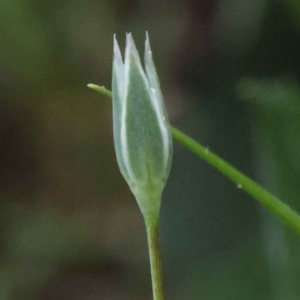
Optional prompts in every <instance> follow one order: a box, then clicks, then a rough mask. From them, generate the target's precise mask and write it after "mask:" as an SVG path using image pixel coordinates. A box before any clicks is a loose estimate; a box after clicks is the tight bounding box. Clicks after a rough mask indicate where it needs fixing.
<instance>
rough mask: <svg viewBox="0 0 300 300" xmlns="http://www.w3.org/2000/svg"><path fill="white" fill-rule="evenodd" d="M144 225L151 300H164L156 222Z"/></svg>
mask: <svg viewBox="0 0 300 300" xmlns="http://www.w3.org/2000/svg"><path fill="white" fill-rule="evenodd" d="M145 223H146V230H147V238H148V247H149V256H150V268H151V278H152V290H153V299H154V300H164V295H163V280H162V267H161V259H160V246H159V229H158V222H157V221H155V222H147V221H146V222H145Z"/></svg>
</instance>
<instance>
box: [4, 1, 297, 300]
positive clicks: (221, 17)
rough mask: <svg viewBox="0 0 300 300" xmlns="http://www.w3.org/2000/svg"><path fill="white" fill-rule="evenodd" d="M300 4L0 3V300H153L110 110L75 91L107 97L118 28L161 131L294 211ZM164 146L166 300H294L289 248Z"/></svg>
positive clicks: (198, 165)
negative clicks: (159, 110) (173, 130)
mask: <svg viewBox="0 0 300 300" xmlns="http://www.w3.org/2000/svg"><path fill="white" fill-rule="evenodd" d="M299 3H300V2H299V1H297V0H292V1H288V0H285V1H284V0H283V1H271V0H246V1H239V0H227V1H225V0H223V1H216V0H210V1H209V0H201V1H197V0H188V1H183V0H182V1H180V0H175V1H145V0H144V1H142V0H141V1H138V0H132V1H116V0H115V1H107V0H101V1H100V0H86V1H79V0H72V1H71V0H60V1H58V0H54V1H44V0H1V2H0V33H1V35H0V36H1V43H0V51H1V52H0V53H1V56H0V57H1V58H0V299H1V300H2V299H3V300H19V299H22V300H27V299H28V300H29V299H32V300H54V299H55V300H62V299H73V300H79V299H80V300H94V299H95V300H96V299H103V300H105V299H109V300H127V299H131V300H134V299H139V300H144V299H145V300H150V299H152V298H151V297H152V295H151V282H150V273H149V265H148V253H147V246H146V236H145V230H144V225H143V220H142V217H141V214H140V212H139V210H138V206H137V204H136V203H135V200H134V198H133V196H132V194H131V193H130V191H129V188H128V187H127V185H126V183H125V181H124V179H123V178H122V176H121V175H120V172H119V170H118V166H117V163H116V158H115V154H114V148H113V138H112V112H111V102H110V100H108V99H106V98H104V97H103V96H101V95H98V94H96V93H95V92H93V91H91V90H89V89H88V88H87V87H86V85H87V84H88V83H95V84H99V85H105V86H106V87H107V88H110V87H111V66H112V37H113V34H115V33H116V34H117V38H118V40H119V42H120V46H121V47H122V48H124V41H125V32H132V33H133V36H134V39H135V41H136V44H137V47H138V49H139V50H140V53H142V51H143V45H144V38H145V31H146V30H148V31H149V35H150V40H151V46H152V50H153V53H154V59H155V62H156V67H157V70H158V73H159V76H160V80H161V86H162V90H163V94H164V97H165V101H166V105H167V109H168V112H169V116H170V121H171V123H172V125H174V126H176V127H178V128H179V129H181V130H183V131H184V132H186V133H187V134H189V135H191V136H192V137H194V138H195V139H197V140H199V141H200V142H201V143H202V144H203V145H205V146H208V147H209V149H210V150H212V151H214V152H216V153H217V154H219V155H220V156H221V157H223V158H225V159H226V160H228V161H229V162H230V163H232V164H233V165H234V166H236V167H237V168H238V169H240V170H241V171H243V172H244V173H246V174H248V175H249V176H251V177H252V178H254V179H255V180H256V181H258V182H259V183H261V184H262V185H264V186H265V187H266V188H267V189H268V190H269V191H271V192H273V193H274V194H275V195H277V196H279V197H280V198H281V199H283V200H284V201H285V202H287V203H288V204H290V205H291V206H292V207H293V208H295V209H296V210H298V211H300V198H299V190H300V85H299V80H300V63H299V53H300V4H299ZM142 55H143V54H142ZM174 146H175V149H174V159H173V167H172V170H171V174H170V179H169V181H168V184H167V187H166V189H165V193H164V196H163V202H162V210H161V222H160V224H161V243H162V258H163V266H164V278H165V291H166V299H173V300H179V299H189V300H194V299H195V300H197V299H206V300H215V299H230V300H234V299H243V300H248V299H249V300H250V299H256V300H260V299H261V300H268V299H272V300H273V299H275V300H277V299H278V300H282V299H285V300H294V299H299V297H300V288H299V286H300V285H299V278H300V277H299V276H300V254H299V253H300V251H299V249H300V239H299V237H297V236H296V235H294V234H292V233H290V232H289V231H288V230H287V229H286V228H284V227H283V226H282V225H281V223H280V222H279V221H278V220H277V219H276V218H274V217H273V216H271V215H270V214H269V212H267V211H266V210H265V209H264V208H262V207H261V206H260V205H259V204H257V203H256V202H255V200H253V199H252V198H251V197H250V196H248V195H247V194H246V193H245V192H244V191H243V189H239V188H238V187H237V186H236V185H234V184H233V183H232V182H230V181H229V180H228V179H226V178H225V177H224V176H223V175H221V174H219V173H218V172H217V171H216V170H214V169H213V168H212V167H211V166H209V165H207V164H206V163H205V162H203V161H201V159H199V158H198V157H196V156H195V155H194V154H192V153H190V152H189V151H188V150H187V149H185V148H183V147H182V146H181V145H179V144H177V143H176V142H175V143H174Z"/></svg>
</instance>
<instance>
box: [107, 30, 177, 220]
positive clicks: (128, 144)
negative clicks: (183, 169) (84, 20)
mask: <svg viewBox="0 0 300 300" xmlns="http://www.w3.org/2000/svg"><path fill="white" fill-rule="evenodd" d="M144 67H145V69H144V68H143V67H142V64H141V60H140V57H139V54H138V52H137V50H136V47H135V44H134V41H133V39H132V36H131V34H127V36H126V48H125V59H124V62H123V59H122V56H121V53H120V49H119V46H118V43H117V41H116V38H114V60H113V81H112V98H113V123H114V124H113V129H114V143H115V150H116V155H117V160H118V164H119V167H120V170H121V173H122V175H123V176H124V178H125V180H126V181H127V183H128V185H129V187H130V189H131V191H132V192H133V194H134V195H135V197H136V199H137V202H138V204H139V207H140V209H141V211H142V213H143V215H144V217H145V218H148V217H150V218H152V217H157V216H158V213H159V208H160V200H161V194H162V191H163V188H164V186H165V184H166V180H167V178H168V175H169V171H170V166H171V160H172V149H173V146H172V137H171V132H170V125H169V121H168V116H167V113H166V109H165V106H164V102H163V97H162V93H161V90H160V85H159V81H158V76H157V73H156V70H155V66H154V63H153V59H152V52H151V49H150V44H149V37H148V34H147V35H146V43H145V55H144Z"/></svg>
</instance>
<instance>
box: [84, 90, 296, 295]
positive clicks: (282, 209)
mask: <svg viewBox="0 0 300 300" xmlns="http://www.w3.org/2000/svg"><path fill="white" fill-rule="evenodd" d="M88 87H90V88H92V89H93V90H95V91H97V92H99V93H100V94H102V95H104V96H107V97H109V98H111V92H110V91H109V90H107V89H106V88H105V87H100V86H97V85H94V84H89V85H88ZM172 134H173V137H174V139H176V140H177V141H178V142H180V143H181V144H182V145H183V146H185V147H186V148H188V149H189V150H190V151H192V152H194V153H195V154H196V155H198V156H200V157H202V158H203V159H204V160H205V161H206V162H207V163H209V164H210V165H212V166H213V167H215V168H216V169H217V170H219V171H220V172H221V173H223V174H224V175H225V176H227V177H228V178H229V179H231V180H232V181H233V182H235V183H236V184H237V186H238V187H239V188H242V189H244V190H245V191H246V192H247V193H248V194H250V195H251V196H253V197H254V199H256V200H258V201H259V202H260V203H261V204H263V205H264V206H265V207H266V208H267V209H269V210H270V211H271V212H272V213H273V214H274V215H276V216H277V217H278V218H279V219H280V220H281V221H282V222H283V223H285V224H286V225H287V226H288V227H289V228H290V229H291V230H292V231H294V232H295V233H297V234H299V235H300V216H299V214H298V213H297V212H295V211H294V210H293V209H291V208H290V207H289V206H288V205H286V204H285V203H284V202H282V201H281V200H280V199H279V198H277V197H275V196H274V195H272V194H271V193H269V192H268V191H267V190H265V189H264V188H263V187H262V186H260V185H259V184H257V183H256V182H254V181H253V180H251V179H250V178H248V177H247V176H245V175H244V174H242V173H241V172H239V171H238V170H237V169H235V168H234V167H233V166H231V165H230V164H229V163H227V162H226V161H224V160H223V159H221V158H220V157H218V156H217V155H215V154H213V153H212V152H211V151H209V150H208V148H205V147H203V146H202V145H201V144H199V143H198V142H196V141H195V140H194V139H192V138H190V137H189V136H187V135H186V134H184V133H182V132H181V131H179V130H178V129H176V128H174V127H172ZM157 299H162V298H157ZM155 300H156V299H155Z"/></svg>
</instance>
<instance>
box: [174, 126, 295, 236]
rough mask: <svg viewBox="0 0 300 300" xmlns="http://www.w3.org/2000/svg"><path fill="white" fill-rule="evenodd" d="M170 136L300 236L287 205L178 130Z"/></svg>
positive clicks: (293, 216)
mask: <svg viewBox="0 0 300 300" xmlns="http://www.w3.org/2000/svg"><path fill="white" fill-rule="evenodd" d="M172 134H173V137H174V138H175V139H176V140H177V141H178V142H180V143H181V144H182V145H183V146H185V147H187V148H188V149H189V150H191V151H192V152H194V153H195V154H197V155H198V156H200V157H202V158H203V159H204V160H205V161H206V162H208V163H209V164H210V165H212V166H213V167H215V168H216V169H217V170H219V171H220V172H221V173H223V174H224V175H225V176H227V177H228V178H229V179H231V180H232V181H234V182H235V183H236V184H237V186H238V187H239V188H242V189H244V190H245V191H246V192H247V193H248V194H250V195H251V196H252V197H253V198H255V199H256V200H258V201H259V202H260V203H261V204H263V205H264V206H265V207H266V208H267V209H269V210H270V211H271V212H272V213H273V214H275V215H276V216H277V217H279V219H280V220H281V221H282V222H283V223H285V224H286V225H287V226H288V227H289V228H290V229H291V230H292V231H294V232H295V233H297V234H300V216H299V215H298V214H297V213H296V212H295V211H294V210H292V209H291V208H290V207H289V206H288V205H286V204H285V203H283V202H282V201H281V200H280V199H278V198H277V197H275V196H274V195H272V194H271V193H269V192H268V191H267V190H265V189H264V188H263V187H262V186H260V185H259V184H257V183H256V182H254V181H253V180H251V179H250V178H248V177H247V176H245V175H244V174H242V173H241V172H239V171H238V170H237V169H235V168H234V167H233V166H231V165H230V164H229V163H227V162H226V161H224V160H223V159H221V158H220V157H218V156H217V155H215V154H214V153H212V152H211V151H209V150H208V148H205V147H203V146H202V145H200V144H199V143H198V142H196V141H195V140H193V139H192V138H190V137H189V136H187V135H186V134H184V133H182V132H181V131H179V130H178V129H176V128H172Z"/></svg>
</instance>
